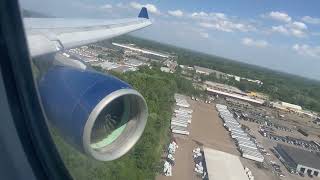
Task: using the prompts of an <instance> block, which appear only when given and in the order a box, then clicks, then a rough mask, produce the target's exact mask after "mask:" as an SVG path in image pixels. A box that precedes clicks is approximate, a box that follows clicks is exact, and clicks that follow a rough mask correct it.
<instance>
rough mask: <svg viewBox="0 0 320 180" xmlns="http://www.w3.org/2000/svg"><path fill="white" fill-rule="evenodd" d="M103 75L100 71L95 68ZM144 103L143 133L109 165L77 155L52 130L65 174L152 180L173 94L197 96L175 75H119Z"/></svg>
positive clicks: (165, 140) (146, 71) (145, 70)
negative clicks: (140, 96)
mask: <svg viewBox="0 0 320 180" xmlns="http://www.w3.org/2000/svg"><path fill="white" fill-rule="evenodd" d="M95 68H96V69H97V70H99V71H102V70H101V69H100V68H98V67H95ZM110 73H112V74H113V75H115V76H117V77H118V78H120V79H122V80H124V81H126V82H128V83H129V84H131V85H132V86H133V87H134V88H135V89H137V90H138V91H139V92H140V93H141V94H142V95H143V96H144V98H145V99H146V102H147V104H148V109H149V117H148V122H147V126H146V128H145V130H144V133H143V135H142V137H141V139H140V140H139V141H138V143H137V144H136V145H135V147H134V148H133V149H132V150H131V151H130V152H129V153H127V154H126V155H125V156H123V157H122V158H120V159H118V160H115V161H112V162H97V161H95V160H93V159H90V158H88V157H86V156H85V155H83V154H81V153H79V152H78V151H77V150H75V149H74V148H73V147H71V146H70V145H69V144H67V143H66V142H65V141H64V140H63V138H61V137H60V136H59V134H58V133H56V131H55V130H53V137H54V140H55V142H56V144H57V147H58V150H59V151H60V154H61V155H62V159H63V160H64V162H65V164H66V166H67V168H68V170H69V171H70V173H71V175H72V176H73V177H74V178H75V179H86V180H87V179H92V180H94V179H119V180H125V179H128V180H134V179H137V180H141V179H143V180H145V179H147V180H148V179H155V175H156V172H157V171H158V170H159V169H160V158H161V155H162V153H163V149H164V146H165V145H166V144H167V143H168V142H169V139H170V132H169V131H170V128H169V126H170V118H171V114H172V106H173V104H174V93H176V92H187V93H188V94H190V93H192V92H196V90H195V89H194V88H193V86H192V83H191V81H189V80H186V79H184V78H182V77H180V76H178V75H175V74H169V73H164V72H161V71H160V70H159V69H158V68H153V69H149V68H148V67H145V68H141V69H140V70H139V71H138V72H128V73H125V74H119V73H116V72H110Z"/></svg>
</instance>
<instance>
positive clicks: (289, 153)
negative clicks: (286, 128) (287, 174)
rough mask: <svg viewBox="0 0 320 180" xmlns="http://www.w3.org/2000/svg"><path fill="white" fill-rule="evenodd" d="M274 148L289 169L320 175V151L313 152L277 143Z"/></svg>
mask: <svg viewBox="0 0 320 180" xmlns="http://www.w3.org/2000/svg"><path fill="white" fill-rule="evenodd" d="M274 149H275V150H276V153H277V154H278V156H279V159H280V160H281V161H282V162H283V164H284V165H285V166H286V168H287V169H288V170H289V171H291V172H294V171H296V172H298V173H304V174H308V175H309V176H311V175H312V176H320V175H319V173H320V153H313V152H309V151H305V150H302V149H299V148H295V147H291V146H287V145H282V144H277V146H276V147H275V148H274Z"/></svg>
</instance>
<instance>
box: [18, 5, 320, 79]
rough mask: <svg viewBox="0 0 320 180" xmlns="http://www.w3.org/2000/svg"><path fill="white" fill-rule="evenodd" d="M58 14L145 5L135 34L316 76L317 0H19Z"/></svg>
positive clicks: (106, 12) (99, 14)
mask: <svg viewBox="0 0 320 180" xmlns="http://www.w3.org/2000/svg"><path fill="white" fill-rule="evenodd" d="M21 5H22V7H24V8H26V9H31V10H36V11H39V12H44V13H47V14H50V15H54V16H59V17H90V18H106V19H109V18H121V17H132V16H136V15H137V14H138V12H139V9H140V8H141V7H142V6H146V7H148V9H149V16H150V17H151V18H152V20H153V25H152V26H151V27H148V28H146V29H143V30H140V31H137V32H135V33H133V34H134V35H137V36H141V37H145V38H148V39H153V40H157V41H160V42H164V43H168V44H173V45H176V46H180V47H185V48H190V49H194V50H197V51H202V52H206V53H209V54H214V55H218V56H223V57H227V58H232V59H234V60H237V61H242V62H246V63H250V64H255V65H260V66H264V67H268V68H271V69H275V70H280V71H284V72H289V73H293V74H298V75H301V76H305V77H309V78H314V79H318V80H320V11H319V7H320V1H318V0H308V1H305V0H281V1H279V0H241V1H240V0H224V1H217V0H187V1H170V0H154V1H113V0H111V1H105V0H55V1H49V0H45V1H43V0H21Z"/></svg>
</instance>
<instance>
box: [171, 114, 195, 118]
mask: <svg viewBox="0 0 320 180" xmlns="http://www.w3.org/2000/svg"><path fill="white" fill-rule="evenodd" d="M175 116H176V117H184V118H192V116H191V115H184V114H175Z"/></svg>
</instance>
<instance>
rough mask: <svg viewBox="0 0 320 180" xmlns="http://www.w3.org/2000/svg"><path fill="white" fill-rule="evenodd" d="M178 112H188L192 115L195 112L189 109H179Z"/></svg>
mask: <svg viewBox="0 0 320 180" xmlns="http://www.w3.org/2000/svg"><path fill="white" fill-rule="evenodd" d="M178 110H180V111H186V112H189V113H192V112H193V110H192V109H188V108H179V109H178Z"/></svg>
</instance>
